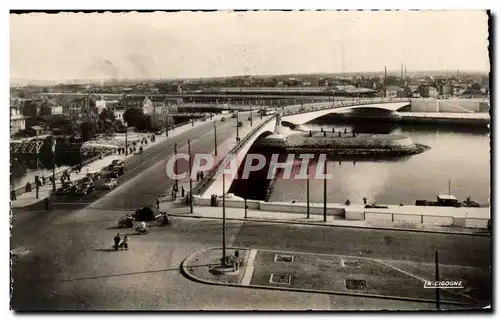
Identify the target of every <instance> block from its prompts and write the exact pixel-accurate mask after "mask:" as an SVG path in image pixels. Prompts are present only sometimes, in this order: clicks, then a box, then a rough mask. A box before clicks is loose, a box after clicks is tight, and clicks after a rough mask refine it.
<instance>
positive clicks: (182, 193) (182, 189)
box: [181, 186, 185, 198]
mask: <svg viewBox="0 0 500 320" xmlns="http://www.w3.org/2000/svg"><path fill="white" fill-rule="evenodd" d="M184 193H185V191H184V186H182V187H181V197H183V198H184Z"/></svg>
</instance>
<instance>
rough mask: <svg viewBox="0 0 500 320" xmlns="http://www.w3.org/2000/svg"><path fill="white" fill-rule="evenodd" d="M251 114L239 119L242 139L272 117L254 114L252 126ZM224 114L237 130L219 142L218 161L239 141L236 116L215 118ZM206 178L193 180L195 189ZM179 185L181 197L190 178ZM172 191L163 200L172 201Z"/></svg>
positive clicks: (213, 153)
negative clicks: (182, 188) (249, 118)
mask: <svg viewBox="0 0 500 320" xmlns="http://www.w3.org/2000/svg"><path fill="white" fill-rule="evenodd" d="M245 113H246V112H245ZM249 115H250V113H249V112H248V114H245V115H244V116H240V119H239V121H241V122H243V126H242V127H240V128H239V137H240V139H242V140H243V138H244V137H246V136H247V135H248V134H249V133H250V132H251V131H252V130H253V129H255V128H256V127H257V126H258V125H260V124H261V123H262V122H264V121H266V120H267V119H269V118H270V117H272V116H266V117H263V118H262V120H261V119H260V116H259V115H255V114H253V120H252V122H253V126H250V120H248V116H249ZM223 116H224V117H225V118H226V121H232V122H234V125H235V131H234V135H232V136H231V137H230V138H228V139H226V140H224V141H222V142H220V143H218V144H217V157H216V161H218V160H222V159H224V158H225V157H226V156H227V155H228V153H229V152H230V151H231V150H233V148H234V147H235V146H236V145H237V142H236V123H237V122H236V119H235V118H231V117H230V115H229V116H228V115H219V116H217V117H214V120H220V118H222V117H223ZM243 117H244V118H243ZM212 121H213V120H212ZM183 149H184V148H181V149H180V150H183ZM180 150H179V151H180ZM210 154H211V155H213V156H215V150H212V152H211V153H210ZM204 174H205V180H206V179H209V177H208V174H209V172H208V171H207V172H204ZM205 180H200V181H196V180H193V182H192V184H193V189H195V188H196V186H198V185H199V184H200V183H202V182H205ZM178 185H179V192H178V193H177V197H178V198H179V197H180V196H181V187H184V191H185V193H186V194H187V192H188V191H189V179H186V180H182V181H178ZM170 192H171V190H167V193H168V195H167V196H166V197H164V198H163V199H161V201H168V202H171V201H172V197H171V195H170Z"/></svg>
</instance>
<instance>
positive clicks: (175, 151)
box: [174, 142, 179, 190]
mask: <svg viewBox="0 0 500 320" xmlns="http://www.w3.org/2000/svg"><path fill="white" fill-rule="evenodd" d="M174 159H177V142H175V143H174ZM174 173H175V175H176V178H175V190H178V188H179V183H178V182H177V161H175V162H174Z"/></svg>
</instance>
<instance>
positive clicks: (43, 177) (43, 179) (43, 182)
mask: <svg viewBox="0 0 500 320" xmlns="http://www.w3.org/2000/svg"><path fill="white" fill-rule="evenodd" d="M45 182H46V179H45V176H42V186H44V185H45Z"/></svg>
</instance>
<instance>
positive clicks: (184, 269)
mask: <svg viewBox="0 0 500 320" xmlns="http://www.w3.org/2000/svg"><path fill="white" fill-rule="evenodd" d="M216 249H222V248H221V247H209V248H205V249H202V250H198V251H196V252H194V253H192V254H190V255H189V256H187V257H186V258H185V259H184V260H183V261H182V263H181V273H182V274H183V275H184V276H185V277H186V278H188V279H190V280H192V281H195V282H198V283H203V284H208V285H216V286H227V287H237V288H252V289H264V290H278V291H292V292H303V293H315V294H326V295H342V296H351V297H361V298H374V299H385V300H399V301H408V302H422V303H435V302H436V301H435V300H429V299H419V298H407V297H397V296H386V295H377V294H369V293H365V294H363V293H355V292H351V293H349V292H342V291H326V290H316V289H302V288H283V287H273V286H264V285H255V284H248V285H243V284H238V283H223V282H216V281H212V280H206V279H202V278H199V277H196V276H194V275H193V274H191V273H190V272H189V271H188V267H187V264H188V262H189V261H190V260H191V259H192V258H193V257H195V256H197V255H199V254H201V253H203V252H206V251H210V250H216ZM249 249H251V248H242V247H227V248H226V250H249ZM257 250H260V249H257ZM276 251H280V250H276ZM283 252H285V251H283ZM441 304H446V305H454V306H468V305H470V306H475V305H474V304H467V303H461V302H454V301H441Z"/></svg>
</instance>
